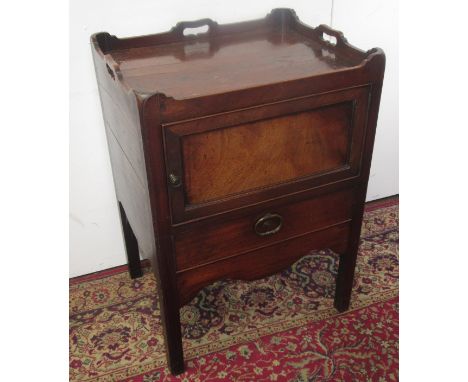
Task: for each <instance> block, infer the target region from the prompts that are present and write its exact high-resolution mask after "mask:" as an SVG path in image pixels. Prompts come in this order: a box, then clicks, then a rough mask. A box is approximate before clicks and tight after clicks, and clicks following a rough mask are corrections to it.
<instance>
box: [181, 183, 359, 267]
mask: <svg viewBox="0 0 468 382" xmlns="http://www.w3.org/2000/svg"><path fill="white" fill-rule="evenodd" d="M353 195H354V191H353V190H352V189H347V190H341V191H337V192H333V193H330V194H327V195H323V196H319V197H315V198H312V199H306V200H302V201H298V202H295V203H291V204H283V205H277V206H275V207H272V208H268V209H264V210H259V211H256V212H254V213H251V214H249V215H247V216H242V217H236V218H233V219H230V220H227V221H223V220H221V222H219V221H220V219H219V217H218V220H217V221H216V222H214V221H212V220H211V221H210V220H205V221H202V222H197V223H191V224H185V225H182V226H180V227H177V228H176V229H175V231H174V247H175V255H176V267H177V270H184V269H189V268H193V267H197V266H200V265H203V264H207V263H212V262H215V261H217V260H220V259H225V258H229V257H233V256H237V255H239V254H242V253H245V252H247V251H252V250H254V249H258V248H261V247H265V246H269V245H272V244H274V243H278V242H281V241H284V240H287V239H290V238H293V237H300V236H303V235H305V234H307V233H310V232H314V231H319V230H323V229H325V228H327V227H331V226H334V225H337V224H341V223H346V222H348V221H350V219H351V214H352V206H353Z"/></svg>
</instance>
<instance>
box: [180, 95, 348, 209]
mask: <svg viewBox="0 0 468 382" xmlns="http://www.w3.org/2000/svg"><path fill="white" fill-rule="evenodd" d="M351 115H352V104H351V103H343V104H337V105H333V106H328V107H323V108H320V109H318V110H308V111H304V112H301V113H296V114H291V115H286V116H281V117H276V118H271V119H264V120H262V121H259V122H252V123H248V124H245V125H238V126H234V127H229V128H225V129H216V130H211V131H209V132H206V133H203V134H202V133H199V134H192V135H188V136H186V137H184V138H183V139H182V160H183V163H184V174H183V177H184V185H185V190H184V191H185V193H186V197H187V203H188V204H200V203H203V202H207V201H210V200H213V199H221V198H225V197H227V196H230V195H233V194H238V193H241V192H245V191H250V190H253V189H256V188H259V187H268V186H271V185H274V184H277V183H283V182H287V181H291V180H293V179H297V178H302V177H307V176H311V175H314V174H317V173H320V172H326V171H332V170H336V169H338V168H340V167H342V166H344V165H346V164H347V163H348V152H349V136H350V130H351V129H350V127H351Z"/></svg>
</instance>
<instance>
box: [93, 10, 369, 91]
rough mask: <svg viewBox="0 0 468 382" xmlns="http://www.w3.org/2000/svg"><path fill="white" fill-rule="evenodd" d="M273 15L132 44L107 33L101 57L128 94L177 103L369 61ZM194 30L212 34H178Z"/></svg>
mask: <svg viewBox="0 0 468 382" xmlns="http://www.w3.org/2000/svg"><path fill="white" fill-rule="evenodd" d="M278 11H281V12H284V10H274V11H273V12H272V13H271V14H270V15H269V16H267V17H266V18H265V19H262V20H256V21H253V22H246V23H238V24H230V25H225V26H224V25H222V26H218V24H216V23H215V22H213V21H211V20H209V19H206V20H200V21H197V22H189V23H179V24H178V25H177V26H176V27H174V28H173V29H172V30H171V31H170V32H167V33H165V34H159V35H152V36H143V37H136V38H130V39H117V38H116V37H114V36H110V35H108V34H107V33H105V34H101V35H104V36H106V37H107V36H108V37H109V38H111V39H112V41H111V42H114V46H111V45H112V44H111V43H109V42H107V41H106V44H102V45H105V46H107V47H109V46H111V47H110V49H109V48H108V49H107V51H105V49H102V50H103V52H102V53H103V54H105V57H106V60H107V61H110V62H111V67H112V68H113V69H114V70H115V71H116V72H117V77H118V78H119V79H120V80H121V82H122V83H123V84H124V86H125V87H127V88H129V89H131V90H134V91H136V92H140V93H164V94H165V95H166V96H167V97H172V98H174V99H180V100H181V99H188V98H195V97H200V96H206V95H213V94H220V93H225V92H228V91H235V90H241V89H246V88H251V87H256V86H262V85H268V84H272V83H278V82H284V81H289V80H297V79H301V78H307V77H312V76H317V75H323V74H326V73H329V72H334V71H339V70H343V69H349V68H352V67H355V66H358V65H359V64H361V63H362V61H363V59H364V58H365V57H366V54H365V53H364V52H362V51H360V50H358V49H356V48H354V47H352V46H351V45H349V44H348V43H347V42H346V39H344V37H343V35H342V34H341V32H337V31H334V30H332V29H329V28H328V27H326V26H320V27H318V28H315V29H313V28H309V27H307V26H305V25H304V24H302V23H300V21H298V19H297V17H296V16H295V14H294V13H293V12H292V11H290V10H287V11H288V12H292V13H290V16H291V17H292V21H295V22H291V20H290V21H289V23H288V24H287V27H285V25H284V21H283V20H284V18H282V20H281V22H282V24H281V22H275V18H274V17H273V16H274V15H275V14H276V13H275V12H278ZM288 14H289V13H288ZM271 15H273V16H271ZM199 25H209V28H210V29H209V32H208V33H204V34H202V35H190V36H184V35H183V30H184V29H186V28H188V26H190V27H191V26H199ZM324 32H325V33H327V34H329V35H331V36H333V37H334V38H336V40H337V43H336V45H333V44H330V43H329V42H327V41H325V40H324V39H323V38H322V36H323V33H324ZM99 35H100V34H97V35H95V36H98V37H99ZM158 36H159V38H158ZM93 37H94V36H93Z"/></svg>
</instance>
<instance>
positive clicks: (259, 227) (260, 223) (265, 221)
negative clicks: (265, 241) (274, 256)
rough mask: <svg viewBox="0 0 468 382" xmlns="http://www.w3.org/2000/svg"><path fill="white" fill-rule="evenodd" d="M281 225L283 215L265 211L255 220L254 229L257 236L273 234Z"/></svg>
mask: <svg viewBox="0 0 468 382" xmlns="http://www.w3.org/2000/svg"><path fill="white" fill-rule="evenodd" d="M282 226H283V217H282V216H281V215H279V214H271V213H267V214H266V215H264V216H262V217H261V218H260V219H258V220H257V222H256V223H255V226H254V231H255V233H256V234H257V235H258V236H268V235H273V234H275V233H276V232H278V231H279V230H280V229H281V227H282Z"/></svg>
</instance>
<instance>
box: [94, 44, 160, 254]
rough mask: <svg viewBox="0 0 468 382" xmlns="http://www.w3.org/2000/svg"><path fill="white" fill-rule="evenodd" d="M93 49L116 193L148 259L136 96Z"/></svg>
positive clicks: (151, 242)
mask: <svg viewBox="0 0 468 382" xmlns="http://www.w3.org/2000/svg"><path fill="white" fill-rule="evenodd" d="M92 51H93V59H94V66H95V70H96V77H97V82H98V88H99V95H100V98H101V106H102V114H103V118H104V124H105V129H106V136H107V143H108V145H109V154H110V159H111V164H112V173H113V178H114V185H115V191H116V196H117V199H118V201H120V202H121V203H122V206H123V208H124V210H125V213H126V215H127V219H128V221H129V223H130V226H131V227H132V230H133V232H134V234H135V236H136V238H137V241H138V245H139V249H140V254H141V255H142V256H143V258H149V259H151V258H152V256H153V254H154V252H155V238H154V233H153V225H152V216H151V208H150V201H149V193H148V182H147V177H146V168H145V159H144V155H143V143H142V135H141V130H140V113H139V107H138V102H137V98H136V96H135V95H134V94H133V93H125V91H124V90H123V89H122V88H121V87H120V86H119V84H118V83H117V82H116V81H114V80H113V79H112V77H110V75H109V73H108V72H107V69H106V64H105V62H104V61H103V59H102V57H101V56H100V55H99V54H98V53H97V52H96V51H95V50H94V49H92Z"/></svg>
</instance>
